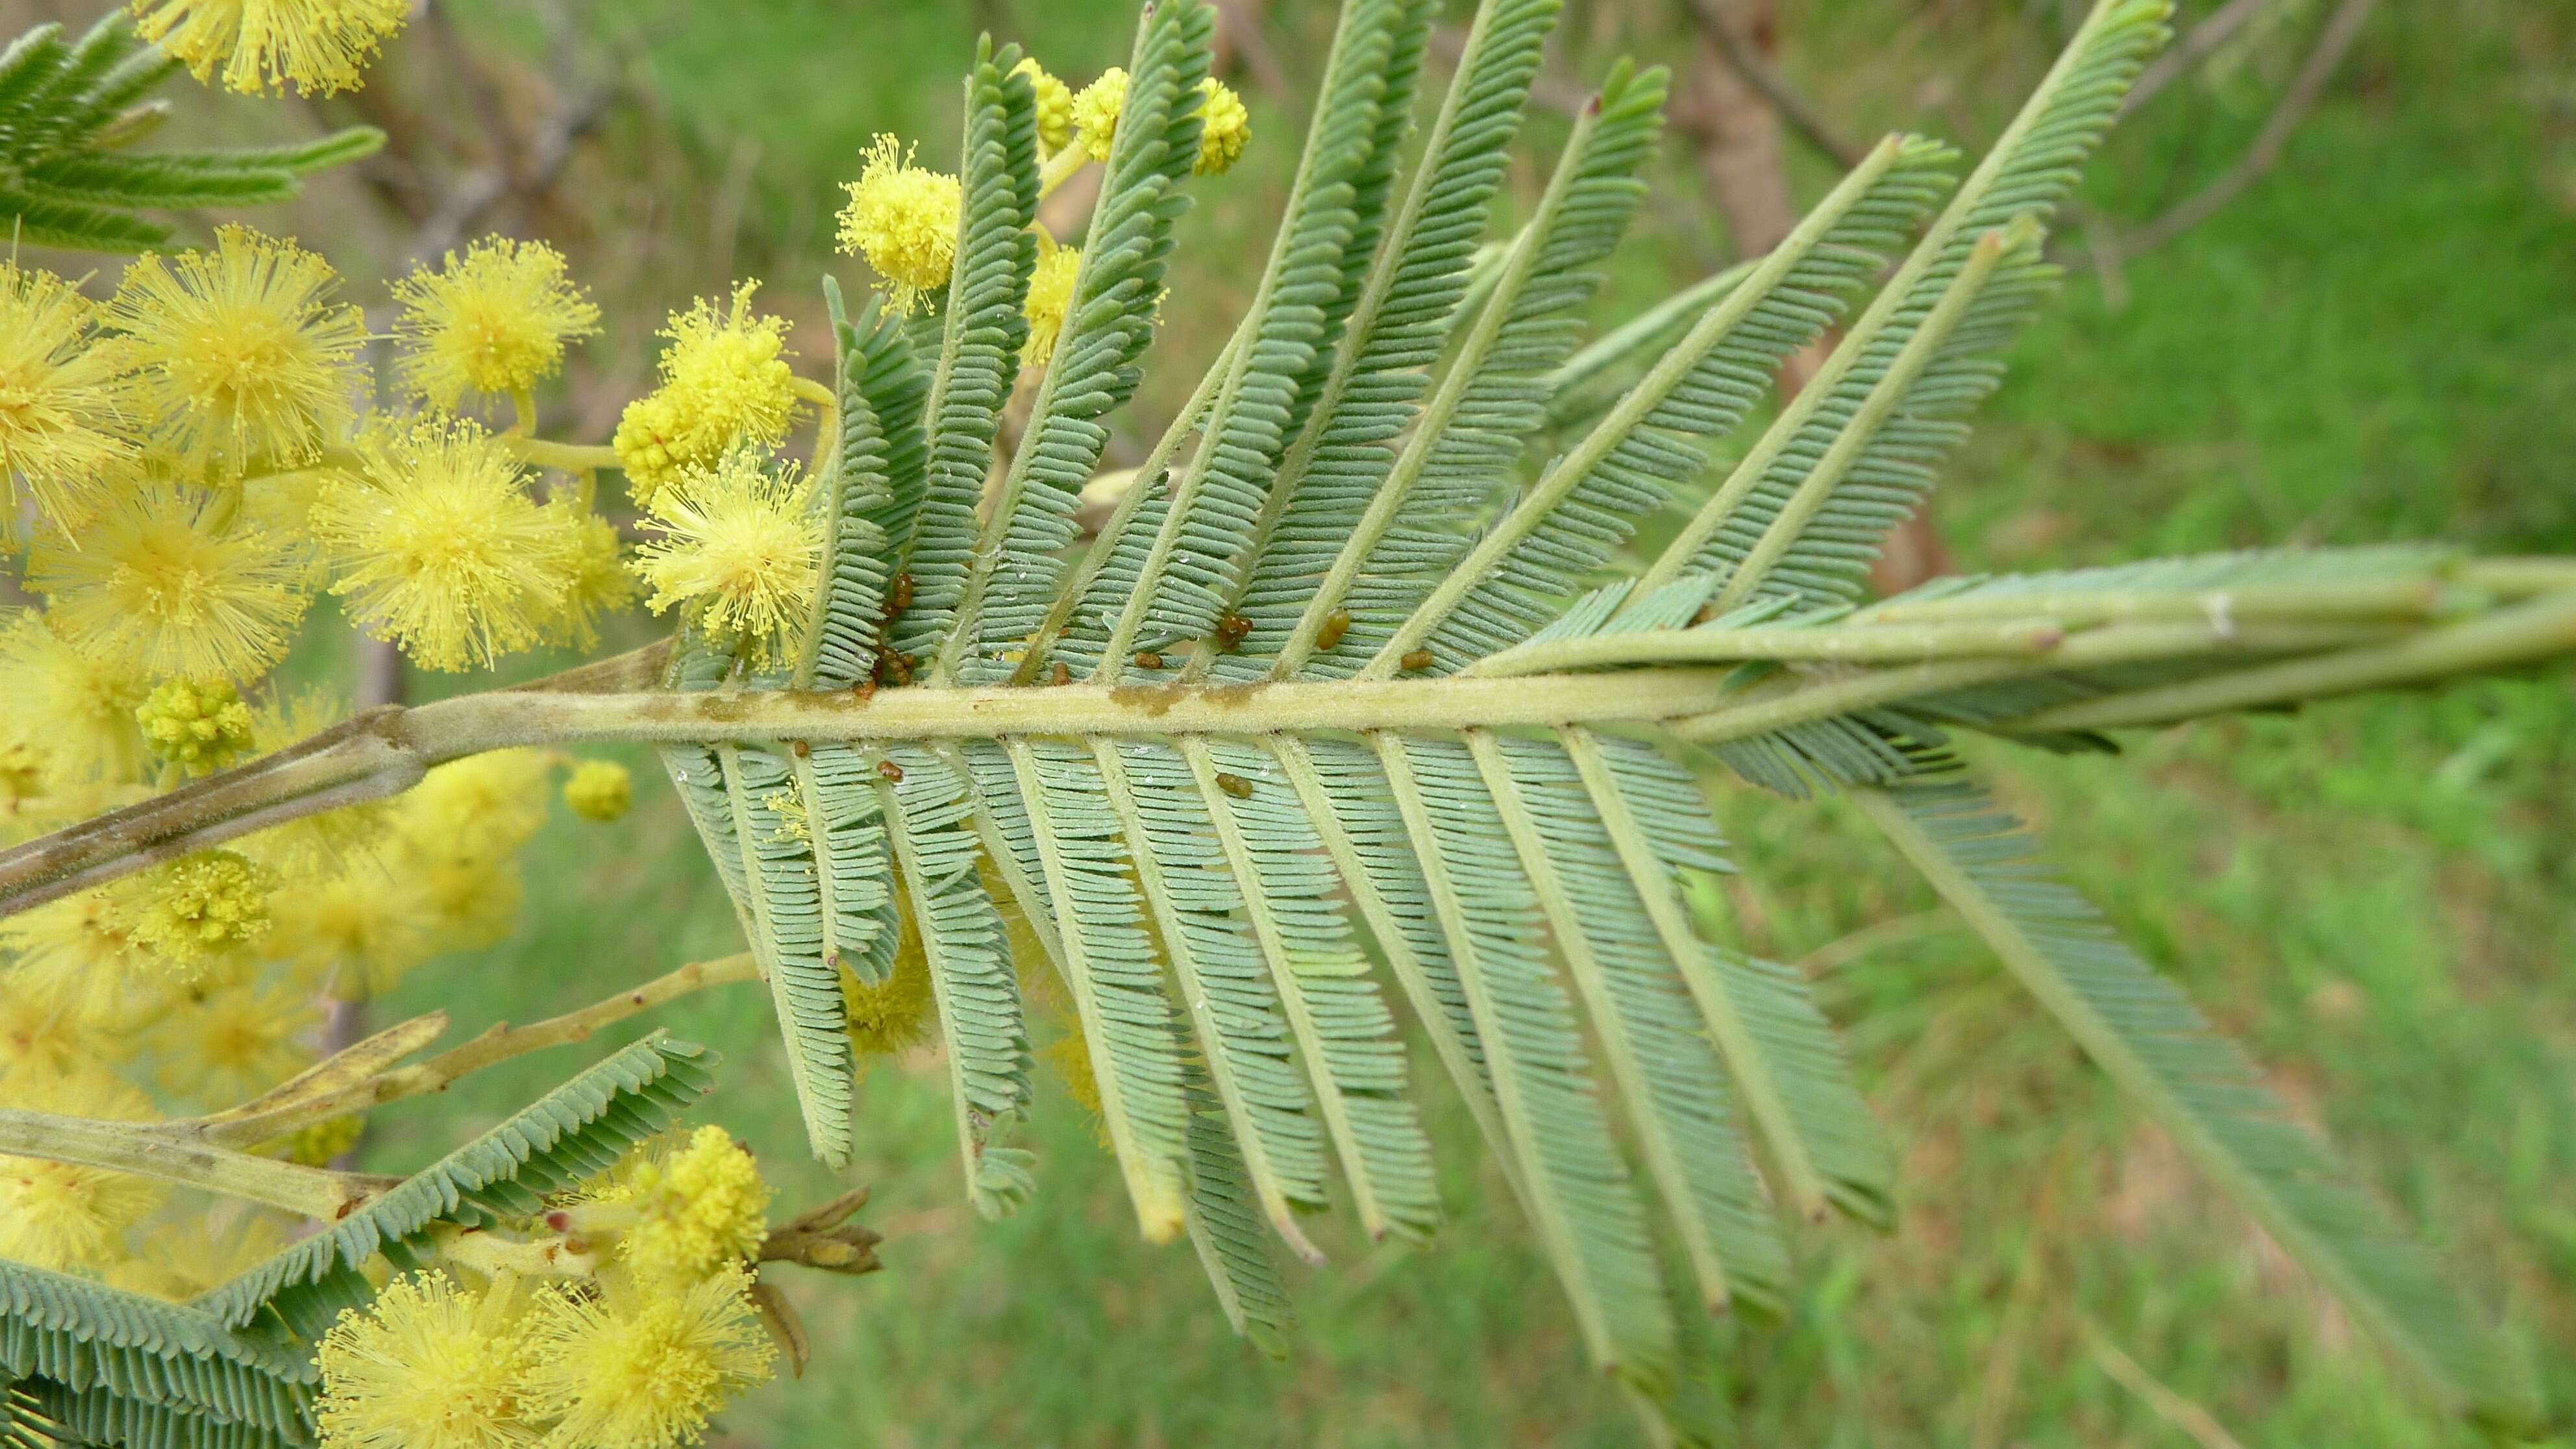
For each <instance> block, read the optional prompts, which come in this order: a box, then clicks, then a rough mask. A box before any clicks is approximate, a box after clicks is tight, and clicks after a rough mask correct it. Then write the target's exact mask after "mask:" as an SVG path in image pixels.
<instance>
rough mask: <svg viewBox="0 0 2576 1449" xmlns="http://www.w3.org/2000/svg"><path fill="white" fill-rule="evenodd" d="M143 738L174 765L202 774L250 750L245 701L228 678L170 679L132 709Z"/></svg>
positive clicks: (154, 751) (249, 729)
mask: <svg viewBox="0 0 2576 1449" xmlns="http://www.w3.org/2000/svg"><path fill="white" fill-rule="evenodd" d="M134 722H135V723H136V724H137V725H139V726H141V727H142V730H143V743H144V745H145V747H147V748H148V749H150V750H151V751H152V753H154V754H156V755H159V756H160V757H161V758H162V759H164V760H167V761H169V762H170V763H171V764H173V765H176V766H178V767H179V772H180V773H181V774H183V775H206V774H212V773H213V772H215V771H217V770H220V769H223V768H224V767H225V766H227V765H230V764H231V763H232V762H233V761H235V760H237V759H239V758H241V757H242V756H243V755H246V754H248V753H250V751H251V747H252V726H251V715H250V706H249V705H247V704H244V703H243V702H242V697H241V691H240V690H237V689H235V688H233V682H232V681H231V680H229V679H173V680H171V681H170V682H168V683H167V684H164V685H162V686H160V687H159V688H157V689H155V690H153V691H152V693H151V694H149V695H147V696H145V697H144V700H143V703H141V704H139V705H136V706H135V708H134Z"/></svg>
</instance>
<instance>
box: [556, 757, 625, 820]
mask: <svg viewBox="0 0 2576 1449" xmlns="http://www.w3.org/2000/svg"><path fill="white" fill-rule="evenodd" d="M563 799H564V808H565V809H567V810H570V811H571V812H572V813H573V814H575V815H578V816H580V817H581V818H582V819H584V820H615V819H618V818H619V817H621V816H623V815H625V813H626V809H627V807H628V806H629V805H631V804H633V803H634V800H635V777H634V776H633V775H631V774H629V773H628V772H627V769H626V767H625V766H624V765H621V764H619V763H617V762H616V761H615V760H584V761H582V762H581V763H580V764H578V765H575V766H574V767H573V771H572V775H571V776H570V778H568V779H566V780H565V781H564V787H563Z"/></svg>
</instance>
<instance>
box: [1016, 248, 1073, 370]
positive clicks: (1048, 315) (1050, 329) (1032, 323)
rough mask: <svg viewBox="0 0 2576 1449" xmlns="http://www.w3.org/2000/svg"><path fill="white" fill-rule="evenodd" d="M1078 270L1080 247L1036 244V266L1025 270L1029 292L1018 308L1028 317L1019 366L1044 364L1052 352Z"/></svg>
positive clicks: (1068, 304)
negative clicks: (1025, 339) (1027, 336)
mask: <svg viewBox="0 0 2576 1449" xmlns="http://www.w3.org/2000/svg"><path fill="white" fill-rule="evenodd" d="M1081 271H1082V248H1080V247H1068V246H1041V247H1039V248H1038V264H1037V269H1036V270H1035V271H1032V272H1031V273H1030V274H1029V295H1028V298H1027V300H1026V301H1024V302H1022V303H1021V308H1020V309H1021V311H1022V312H1024V313H1026V314H1027V316H1028V319H1029V340H1028V341H1027V342H1026V343H1024V344H1023V345H1022V346H1021V348H1020V362H1021V364H1022V365H1023V366H1026V367H1044V366H1046V365H1047V362H1048V360H1049V359H1051V358H1053V357H1054V356H1055V344H1056V339H1057V338H1059V337H1061V336H1062V335H1063V334H1064V317H1065V312H1066V310H1067V309H1068V308H1070V307H1071V306H1072V305H1073V282H1074V278H1075V277H1076V276H1077V275H1078V274H1079V273H1080V272H1081Z"/></svg>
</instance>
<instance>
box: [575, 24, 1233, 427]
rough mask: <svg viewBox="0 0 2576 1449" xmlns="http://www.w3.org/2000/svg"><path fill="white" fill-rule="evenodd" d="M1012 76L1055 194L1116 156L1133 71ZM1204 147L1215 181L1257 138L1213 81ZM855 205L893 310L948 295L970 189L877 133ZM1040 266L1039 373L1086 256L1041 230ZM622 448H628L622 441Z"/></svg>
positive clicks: (1027, 68)
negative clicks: (1087, 76)
mask: <svg viewBox="0 0 2576 1449" xmlns="http://www.w3.org/2000/svg"><path fill="white" fill-rule="evenodd" d="M1012 74H1014V75H1025V76H1027V77H1028V79H1029V89H1030V94H1031V97H1032V99H1033V100H1034V101H1035V103H1036V120H1037V140H1038V154H1039V156H1040V157H1041V158H1042V159H1044V160H1045V162H1046V163H1047V164H1046V171H1045V176H1044V180H1045V183H1046V185H1047V188H1048V189H1049V190H1052V189H1053V188H1054V187H1055V186H1058V185H1061V184H1062V183H1063V182H1064V181H1065V180H1066V179H1067V178H1068V177H1070V176H1071V175H1072V174H1073V172H1074V171H1075V170H1078V169H1080V167H1081V165H1082V164H1084V163H1086V162H1105V161H1107V160H1108V159H1109V149H1110V143H1111V142H1112V141H1114V140H1115V139H1116V138H1117V135H1118V118H1119V117H1120V115H1122V114H1123V113H1124V112H1125V111H1126V109H1127V84H1128V79H1127V72H1126V71H1125V70H1123V69H1121V68H1119V67H1117V66H1111V67H1110V68H1109V69H1107V70H1105V71H1102V72H1101V73H1100V74H1099V76H1098V77H1097V78H1095V79H1094V80H1093V81H1092V82H1091V84H1089V85H1087V86H1084V87H1083V88H1082V90H1081V91H1080V92H1079V93H1077V92H1075V91H1074V90H1073V89H1072V88H1071V87H1069V86H1067V85H1066V84H1065V83H1064V82H1063V81H1061V80H1058V79H1057V78H1056V77H1055V76H1054V75H1053V74H1051V73H1049V72H1048V70H1047V69H1046V67H1044V66H1042V65H1040V64H1038V62H1037V61H1036V59H1035V58H1034V57H1032V58H1030V59H1026V60H1022V61H1021V62H1020V63H1019V64H1018V65H1017V66H1016V67H1014V68H1013V70H1012ZM1198 116H1199V149H1198V155H1197V157H1196V159H1194V160H1193V161H1192V163H1191V166H1190V171H1191V174H1192V175H1195V176H1216V175H1221V174H1223V173H1224V172H1226V171H1227V170H1229V169H1231V168H1232V167H1233V165H1234V163H1235V161H1236V160H1237V159H1238V158H1240V157H1241V156H1242V155H1243V148H1244V146H1245V144H1246V143H1248V142H1249V141H1250V140H1251V138H1252V121H1251V116H1250V114H1249V113H1248V112H1247V111H1245V109H1244V106H1243V98H1242V97H1240V96H1238V95H1236V94H1235V93H1234V90H1233V88H1232V87H1230V86H1228V85H1226V84H1225V83H1224V82H1222V81H1220V80H1217V79H1216V78H1215V77H1213V76H1211V77H1209V78H1207V79H1205V80H1203V81H1201V82H1200V83H1199V107H1198ZM843 189H844V190H846V191H847V192H848V193H849V198H850V199H849V204H848V205H846V206H844V207H843V208H842V209H841V218H840V226H841V231H840V241H841V250H842V251H844V252H846V253H849V254H850V255H853V256H860V257H865V258H866V259H867V263H868V266H869V267H871V268H872V269H874V270H875V272H876V274H877V275H878V276H879V277H881V278H883V279H884V281H885V294H886V300H887V303H888V305H890V306H891V307H892V308H893V309H894V310H895V311H897V312H905V313H909V312H915V311H919V310H921V309H923V308H924V307H927V306H931V305H933V304H934V302H935V300H936V299H937V298H939V297H940V296H941V295H942V294H944V293H945V292H946V291H947V288H948V277H949V273H950V272H951V271H952V270H953V269H954V268H955V266H956V264H957V237H958V232H959V229H960V227H961V225H962V220H961V208H962V207H963V204H964V202H963V197H964V190H963V186H962V184H961V183H960V182H959V180H958V178H957V177H956V176H955V175H953V174H951V173H949V172H945V171H932V170H929V169H927V168H925V167H923V166H921V165H919V164H917V162H916V161H915V160H914V152H913V150H912V149H911V148H909V147H907V146H905V145H904V144H903V143H902V142H901V141H900V140H898V139H897V138H895V137H893V136H887V135H880V136H878V137H877V138H876V140H875V142H874V143H873V144H871V145H870V146H869V147H868V150H867V154H866V160H865V163H864V164H863V165H862V166H861V168H860V170H859V179H858V180H856V181H852V182H849V183H847V184H846V185H845V187H844V188H843ZM1035 230H1036V232H1037V242H1038V259H1037V267H1036V269H1035V271H1034V273H1033V274H1032V275H1031V276H1030V278H1029V287H1028V294H1027V300H1026V302H1025V303H1024V304H1023V305H1024V310H1025V311H1026V312H1027V314H1028V321H1029V335H1028V341H1027V343H1026V344H1025V345H1024V346H1023V347H1022V348H1021V349H1020V364H1021V366H1022V367H1024V368H1027V369H1030V370H1033V371H1034V370H1042V369H1044V368H1045V367H1046V365H1047V363H1048V362H1050V361H1052V360H1053V359H1054V356H1055V344H1056V339H1057V338H1058V336H1060V335H1061V334H1062V332H1063V330H1064V319H1065V314H1066V312H1067V310H1068V309H1069V308H1070V307H1071V305H1072V302H1073V284H1074V279H1075V278H1076V276H1077V275H1078V274H1079V273H1080V270H1081V266H1082V252H1081V249H1080V248H1078V247H1073V246H1067V245H1064V244H1062V243H1060V242H1059V241H1058V240H1057V239H1056V237H1055V234H1054V233H1053V232H1051V231H1049V230H1048V229H1047V227H1046V226H1045V225H1044V224H1043V223H1041V224H1039V225H1038V226H1036V228H1035ZM620 446H621V447H623V444H622V443H621V445H620Z"/></svg>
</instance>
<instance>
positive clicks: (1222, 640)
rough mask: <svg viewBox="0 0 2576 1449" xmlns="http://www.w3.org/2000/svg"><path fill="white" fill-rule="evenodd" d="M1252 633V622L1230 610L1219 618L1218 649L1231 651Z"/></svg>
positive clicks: (1217, 628) (1217, 630) (1217, 622)
mask: <svg viewBox="0 0 2576 1449" xmlns="http://www.w3.org/2000/svg"><path fill="white" fill-rule="evenodd" d="M1251 632H1252V621H1251V620H1250V619H1247V618H1245V617H1243V616H1242V615H1241V614H1238V613H1235V612H1234V611H1233V610H1231V609H1229V610H1227V611H1226V612H1225V613H1223V614H1220V615H1218V616H1217V621H1216V647H1218V648H1219V649H1231V648H1233V647H1234V646H1235V645H1237V644H1240V643H1242V642H1243V636H1244V635H1246V634H1249V633H1251Z"/></svg>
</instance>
